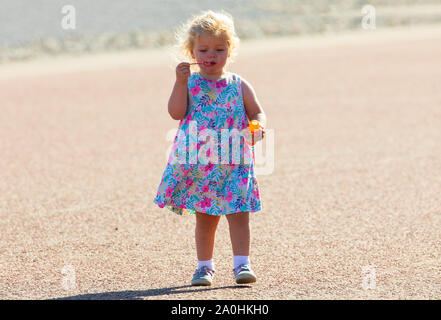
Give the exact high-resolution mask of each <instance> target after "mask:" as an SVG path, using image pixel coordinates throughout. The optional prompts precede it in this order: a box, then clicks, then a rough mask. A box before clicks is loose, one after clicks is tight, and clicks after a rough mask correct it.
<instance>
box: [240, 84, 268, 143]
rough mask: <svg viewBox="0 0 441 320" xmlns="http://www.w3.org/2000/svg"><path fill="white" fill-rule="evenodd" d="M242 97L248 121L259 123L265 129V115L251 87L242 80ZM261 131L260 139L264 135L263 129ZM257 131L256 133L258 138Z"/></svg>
mask: <svg viewBox="0 0 441 320" xmlns="http://www.w3.org/2000/svg"><path fill="white" fill-rule="evenodd" d="M242 95H243V103H244V106H245V110H246V112H247V116H248V119H249V120H250V121H251V120H257V121H259V123H260V125H261V126H262V127H263V128H265V127H266V115H265V112H264V111H263V108H262V106H261V104H260V102H259V100H258V99H257V96H256V92H255V91H254V89H253V87H252V86H251V85H250V84H249V83H248V82H247V81H246V80H245V79H243V78H242ZM261 130H262V138H263V137H264V135H265V129H261ZM258 133H259V132H258V131H257V132H256V134H257V136H258Z"/></svg>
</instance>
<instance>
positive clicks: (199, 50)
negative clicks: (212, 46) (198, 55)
mask: <svg viewBox="0 0 441 320" xmlns="http://www.w3.org/2000/svg"><path fill="white" fill-rule="evenodd" d="M199 52H207V50H199Z"/></svg>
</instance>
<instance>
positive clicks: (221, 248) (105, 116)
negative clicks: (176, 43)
mask: <svg viewBox="0 0 441 320" xmlns="http://www.w3.org/2000/svg"><path fill="white" fill-rule="evenodd" d="M375 32H376V33H375ZM351 39H352V40H351ZM351 39H345V40H337V39H333V40H332V39H331V40H329V39H328V40H319V39H317V40H313V41H305V42H302V41H298V43H297V42H296V41H295V40H289V39H287V40H283V41H273V42H271V41H268V42H266V43H264V44H260V45H258V44H251V43H250V44H248V45H244V46H243V51H242V52H241V55H240V56H239V58H238V59H237V62H236V63H235V64H234V65H233V66H232V68H231V70H232V71H234V72H237V73H239V74H241V75H242V76H244V77H245V78H247V79H248V80H249V81H250V82H251V83H252V84H253V85H254V87H255V89H256V91H257V94H258V96H259V98H260V100H261V102H262V104H263V106H264V109H265V111H266V113H267V117H268V120H269V123H268V128H272V129H274V134H275V150H274V152H275V154H274V155H275V163H274V172H273V173H272V174H270V175H262V176H259V177H258V179H259V184H260V188H261V194H262V198H263V210H262V211H261V212H259V213H256V214H254V215H253V216H252V221H251V228H252V256H251V260H252V263H253V266H254V269H255V271H256V274H257V275H258V277H259V280H258V282H257V283H256V284H255V285H253V286H252V287H247V286H244V287H236V286H234V282H233V277H232V272H231V268H232V255H231V245H230V243H229V234H228V229H227V223H226V219H222V220H221V223H220V224H219V229H218V233H217V236H216V247H215V261H216V266H217V273H216V279H215V284H214V285H213V286H212V287H210V288H202V289H201V288H192V287H189V286H188V283H189V280H190V279H191V276H192V273H193V271H194V267H195V244H194V240H193V239H194V238H193V233H194V217H192V216H188V217H179V216H175V215H174V214H173V213H171V212H168V211H166V209H159V208H158V207H156V206H155V205H154V203H153V202H152V200H153V198H154V196H155V193H156V188H157V185H158V183H159V181H160V178H161V175H162V171H163V169H164V167H165V153H166V150H167V148H168V146H169V144H170V142H169V141H167V139H166V133H167V132H168V131H169V130H170V129H173V128H176V126H177V122H176V121H173V120H172V119H171V118H170V117H169V115H168V114H167V107H166V103H167V100H168V97H169V94H170V90H171V88H172V84H173V80H174V71H173V70H172V69H171V67H170V64H169V63H168V62H167V61H166V59H157V60H155V61H157V63H156V64H152V63H147V60H148V59H145V60H146V61H144V62H142V61H137V60H136V59H133V61H134V62H133V63H132V64H127V65H123V64H121V65H118V63H116V62H115V64H114V67H113V68H111V67H109V66H110V65H112V64H111V63H110V64H107V65H106V64H102V65H101V67H96V66H97V65H98V66H99V65H100V63H102V62H100V61H98V62H96V61H95V62H93V63H92V64H93V67H94V68H90V69H89V70H88V68H87V67H86V68H84V66H83V67H75V64H73V65H72V64H71V62H69V66H67V67H66V64H67V62H66V64H63V63H58V64H53V65H52V67H51V64H49V63H41V64H40V65H37V66H35V64H33V65H25V67H20V66H14V67H4V69H3V70H0V74H2V73H3V76H0V101H1V110H0V111H1V113H0V148H1V157H0V173H1V179H0V224H1V235H0V252H1V256H0V259H1V260H0V263H1V268H0V298H3V299H14V298H23V299H52V298H64V297H71V298H75V299H108V298H110V299H126V298H128V299H322V298H330V299H345V298H351V299H373V298H380V299H384V298H387V299H389V298H399V299H402V298H407V299H418V298H430V299H440V298H441V266H440V252H441V244H440V225H441V205H440V196H439V194H440V191H441V129H440V128H441V109H440V106H441V82H440V79H441V66H440V61H439V57H440V56H441V32H440V31H439V29H438V30H437V32H422V31H421V32H419V31H417V32H405V33H402V34H401V35H400V33H397V34H390V35H382V34H381V33H380V31H374V33H371V34H370V35H369V36H360V37H354V38H351ZM145 57H154V55H152V56H149V55H148V54H147V53H146V55H145ZM115 59H116V58H115ZM141 60H142V59H141ZM115 61H117V59H116V60H115ZM135 62H136V63H135ZM72 63H73V62H72ZM32 66H34V67H32ZM42 66H43V67H42ZM55 66H56V67H55ZM7 68H9V69H7ZM14 68H15V69H14ZM51 68H52V69H51ZM54 68H56V70H54ZM63 70H67V71H66V72H62V71H63ZM75 70H76V71H75ZM48 71H50V72H48ZM58 71H60V72H58ZM26 73H28V75H26ZM11 74H17V76H16V77H13V78H11V77H10V75H11ZM5 75H8V76H5ZM374 273H375V275H374ZM374 279H375V282H373V280H374ZM72 284H74V285H75V286H73V285H72ZM365 285H368V286H370V287H371V288H370V289H366V286H365Z"/></svg>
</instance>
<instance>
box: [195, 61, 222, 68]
mask: <svg viewBox="0 0 441 320" xmlns="http://www.w3.org/2000/svg"><path fill="white" fill-rule="evenodd" d="M192 64H202V65H204V66H206V67H211V66H214V65H215V64H216V62H214V61H204V62H193V63H190V65H192Z"/></svg>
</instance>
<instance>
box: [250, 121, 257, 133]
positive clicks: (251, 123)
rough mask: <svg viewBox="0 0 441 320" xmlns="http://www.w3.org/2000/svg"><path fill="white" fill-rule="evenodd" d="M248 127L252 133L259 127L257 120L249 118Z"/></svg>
mask: <svg viewBox="0 0 441 320" xmlns="http://www.w3.org/2000/svg"><path fill="white" fill-rule="evenodd" d="M248 129H249V130H250V131H251V132H252V133H254V132H256V131H258V130H259V129H260V123H259V121H257V120H251V122H250V124H249V125H248Z"/></svg>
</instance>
